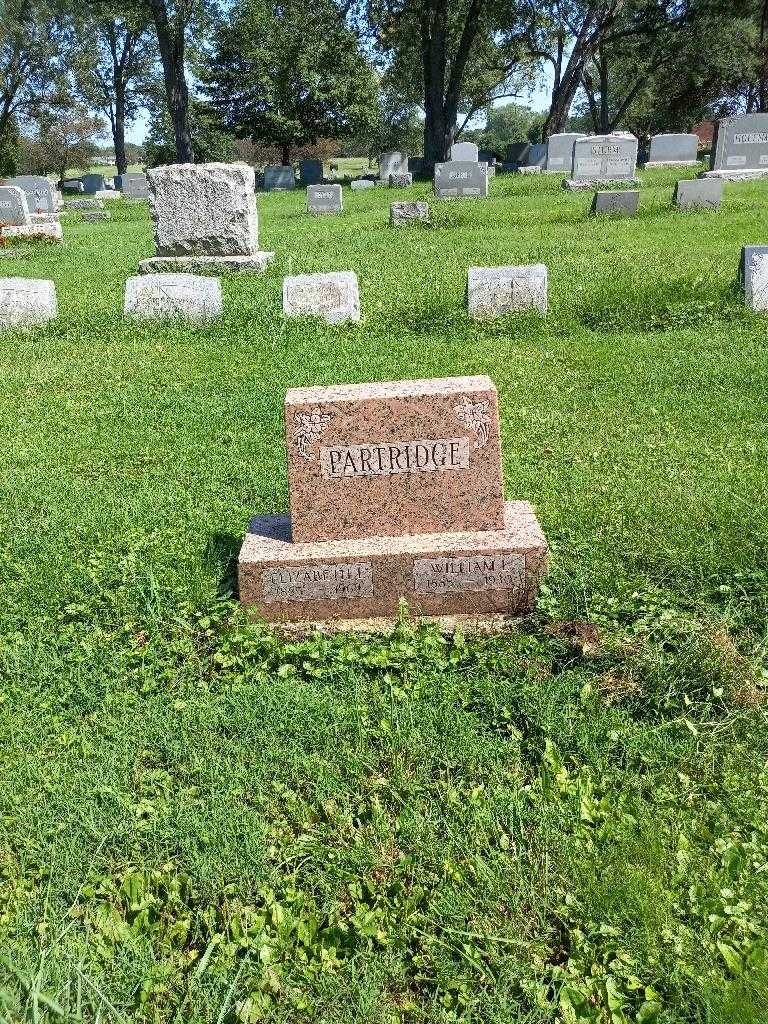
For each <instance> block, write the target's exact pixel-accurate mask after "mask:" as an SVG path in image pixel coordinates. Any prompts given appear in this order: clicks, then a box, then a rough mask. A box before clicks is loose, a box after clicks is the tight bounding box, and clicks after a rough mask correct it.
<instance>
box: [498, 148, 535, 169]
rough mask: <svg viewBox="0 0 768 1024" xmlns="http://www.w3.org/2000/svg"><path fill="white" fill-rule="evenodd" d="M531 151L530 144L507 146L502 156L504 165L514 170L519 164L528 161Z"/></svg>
mask: <svg viewBox="0 0 768 1024" xmlns="http://www.w3.org/2000/svg"><path fill="white" fill-rule="evenodd" d="M530 151H531V143H530V142H513V143H511V144H510V145H509V146H507V149H506V152H505V154H504V163H505V165H508V166H510V167H513V168H516V167H518V166H520V165H521V164H525V163H526V162H527V160H528V154H529V153H530Z"/></svg>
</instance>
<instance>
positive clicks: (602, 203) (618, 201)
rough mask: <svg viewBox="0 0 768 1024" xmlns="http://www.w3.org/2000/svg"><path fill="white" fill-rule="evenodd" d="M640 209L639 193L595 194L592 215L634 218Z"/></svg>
mask: <svg viewBox="0 0 768 1024" xmlns="http://www.w3.org/2000/svg"><path fill="white" fill-rule="evenodd" d="M639 207H640V193H639V192H595V195H594V198H593V200H592V213H595V214H602V213H612V214H616V215H617V216H620V217H634V215H635V214H636V213H637V211H638V209H639Z"/></svg>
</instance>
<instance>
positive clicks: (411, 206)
mask: <svg viewBox="0 0 768 1024" xmlns="http://www.w3.org/2000/svg"><path fill="white" fill-rule="evenodd" d="M419 222H420V223H422V224H429V223H430V219H429V203H424V202H413V203H390V204H389V223H390V224H391V226H392V227H393V228H401V227H405V226H406V225H407V224H415V223H419Z"/></svg>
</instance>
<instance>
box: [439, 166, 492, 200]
mask: <svg viewBox="0 0 768 1024" xmlns="http://www.w3.org/2000/svg"><path fill="white" fill-rule="evenodd" d="M435 195H436V196H437V198H438V199H455V198H472V199H477V198H478V197H483V198H485V197H487V195H488V174H487V173H486V169H485V164H480V163H473V162H472V161H471V160H462V161H448V163H444V164H436V165H435Z"/></svg>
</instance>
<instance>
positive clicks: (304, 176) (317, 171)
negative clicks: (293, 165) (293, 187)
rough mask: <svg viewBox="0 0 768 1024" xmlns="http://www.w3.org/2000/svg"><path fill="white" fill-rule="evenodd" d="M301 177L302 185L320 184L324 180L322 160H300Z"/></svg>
mask: <svg viewBox="0 0 768 1024" xmlns="http://www.w3.org/2000/svg"><path fill="white" fill-rule="evenodd" d="M299 179H300V180H301V183H302V185H320V184H322V181H323V161H322V160H299Z"/></svg>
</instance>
